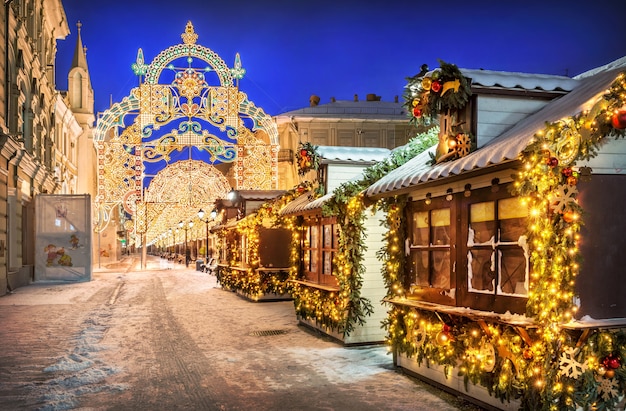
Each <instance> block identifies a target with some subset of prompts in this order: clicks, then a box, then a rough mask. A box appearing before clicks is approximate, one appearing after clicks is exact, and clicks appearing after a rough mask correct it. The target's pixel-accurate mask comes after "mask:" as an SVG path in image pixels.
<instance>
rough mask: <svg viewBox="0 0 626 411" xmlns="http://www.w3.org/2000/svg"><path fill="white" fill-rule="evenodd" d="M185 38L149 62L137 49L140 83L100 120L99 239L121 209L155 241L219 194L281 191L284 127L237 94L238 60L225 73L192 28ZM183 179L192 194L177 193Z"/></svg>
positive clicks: (97, 139)
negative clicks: (170, 182) (281, 131)
mask: <svg viewBox="0 0 626 411" xmlns="http://www.w3.org/2000/svg"><path fill="white" fill-rule="evenodd" d="M181 38H182V40H183V42H182V43H181V44H177V45H174V46H171V47H169V48H167V49H165V50H163V51H161V52H160V53H159V54H158V55H157V56H156V57H155V58H154V60H153V61H152V62H151V63H150V64H146V63H145V60H144V55H143V51H142V50H141V49H139V50H138V53H137V58H136V61H135V62H134V63H133V64H132V69H133V71H134V73H135V74H136V75H137V76H138V77H139V80H140V81H139V86H138V87H135V88H133V89H132V90H131V91H130V94H129V95H128V96H127V97H124V99H122V101H120V102H117V103H115V104H113V105H112V106H111V107H110V108H109V109H108V110H106V111H105V112H104V113H103V114H102V116H100V118H99V119H98V123H97V125H96V129H95V131H94V144H95V146H96V150H97V153H98V164H97V170H98V171H97V179H98V181H97V195H96V196H95V207H96V208H95V209H96V215H95V218H94V221H96V228H95V229H96V232H99V231H102V230H104V229H105V228H106V226H107V225H108V224H109V221H110V219H111V215H112V213H113V212H114V211H115V209H116V208H117V210H119V211H120V212H122V213H123V214H124V217H125V219H127V220H129V221H132V224H131V223H128V221H127V223H126V226H127V228H129V231H133V232H134V233H135V234H145V235H146V237H145V239H144V241H146V243H148V244H149V243H151V242H152V241H154V240H155V239H156V238H157V237H156V236H158V235H159V233H160V232H162V231H165V230H168V229H169V228H171V227H172V226H173V225H175V223H176V222H178V221H179V220H180V219H181V218H183V219H185V218H187V219H193V216H194V215H195V213H196V212H197V211H198V209H199V208H203V209H211V208H212V205H213V203H214V202H215V199H216V198H220V197H216V195H224V194H225V193H227V192H228V191H229V190H230V189H236V190H241V189H246V190H254V189H258V190H272V189H276V188H277V186H278V180H277V176H278V150H279V145H278V130H277V128H276V124H275V123H274V121H273V120H272V118H271V117H270V116H269V115H267V114H266V113H265V112H264V111H263V110H262V109H261V108H259V107H257V106H255V105H254V103H253V102H251V101H250V100H249V99H248V97H247V95H246V94H245V93H243V92H241V91H240V90H239V80H241V79H242V78H243V76H244V74H245V69H244V68H243V67H242V65H241V59H240V56H239V54H238V53H237V54H236V56H235V62H234V66H233V67H232V68H229V67H228V66H227V65H226V63H225V62H224V61H223V60H222V59H221V58H220V57H219V56H218V55H217V54H216V53H215V52H213V51H212V50H211V49H209V48H207V47H204V46H202V45H199V44H197V43H196V41H197V39H198V35H197V34H196V33H195V31H194V27H193V25H192V24H191V22H188V23H187V25H186V27H185V31H184V33H183V34H182V35H181ZM163 176H170V177H168V178H174V177H172V176H176V177H175V178H177V179H178V180H177V181H178V182H179V184H174V185H168V184H166V183H164V181H165V180H164V178H165V177H163ZM183 177H186V178H183ZM181 181H192V182H193V183H192V184H194V187H187V189H181V187H182V186H181V184H180V182H181ZM168 190H171V192H169V194H168V193H166V191H168ZM157 192H158V193H159V195H156V194H155V193H157ZM190 193H193V196H190V195H189V194H190ZM181 213H182V214H181Z"/></svg>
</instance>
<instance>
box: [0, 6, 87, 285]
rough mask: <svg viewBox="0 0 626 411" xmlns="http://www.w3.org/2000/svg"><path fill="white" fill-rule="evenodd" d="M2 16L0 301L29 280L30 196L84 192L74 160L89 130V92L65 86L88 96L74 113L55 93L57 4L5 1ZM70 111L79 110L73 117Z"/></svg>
mask: <svg viewBox="0 0 626 411" xmlns="http://www.w3.org/2000/svg"><path fill="white" fill-rule="evenodd" d="M1 15H2V18H1V20H2V23H3V29H2V34H1V41H0V48H1V49H2V56H3V59H2V63H0V78H1V79H2V81H1V82H0V132H1V133H0V134H1V135H0V163H1V164H0V295H1V294H4V293H5V292H6V291H7V290H9V291H10V290H11V289H13V288H16V287H19V286H22V285H25V284H28V283H29V282H30V281H31V279H32V278H33V263H34V256H35V253H36V251H37V250H33V247H32V244H34V227H35V224H34V220H35V209H34V201H33V200H34V197H35V196H36V195H37V194H43V193H50V194H53V193H54V194H57V193H58V194H60V193H68V194H70V193H75V194H76V193H79V191H80V190H82V192H83V193H87V192H89V191H88V190H89V189H88V187H89V183H81V181H79V179H78V174H79V172H78V168H79V167H78V158H79V157H81V156H83V155H85V156H87V155H89V153H90V151H89V149H86V148H85V146H84V145H83V140H85V139H86V138H88V135H89V130H90V128H91V124H90V122H91V123H93V92H92V91H91V89H90V87H89V88H87V90H86V91H84V92H83V90H84V84H83V83H81V84H78V83H74V84H72V83H70V85H69V88H70V90H69V91H70V93H71V92H72V91H74V92H75V93H80V94H81V95H83V94H87V95H89V94H90V95H91V101H90V100H89V99H88V98H87V99H84V100H82V104H81V105H80V106H76V107H75V105H76V102H75V101H72V99H69V98H67V93H61V92H59V91H58V90H57V87H56V82H55V75H56V73H55V67H56V53H57V41H58V40H62V39H65V38H66V37H67V36H68V35H69V33H70V30H69V26H68V23H67V18H66V16H65V11H64V9H63V5H62V2H61V1H60V0H44V1H32V0H31V1H19V2H18V1H6V2H5V4H4V8H3V9H2V11H1ZM77 43H80V34H79V36H78V39H77ZM80 48H81V50H80V51H81V53H82V59H84V57H85V56H84V51H83V50H82V44H81V46H80ZM78 60H80V58H75V62H76V61H78ZM74 66H77V64H76V63H75V64H74ZM78 70H80V69H76V68H73V72H76V71H78ZM84 70H86V65H85V66H84ZM86 78H87V79H88V78H89V77H88V73H87V76H86ZM87 84H89V83H87ZM77 89H79V90H80V91H76V90H77ZM75 108H80V109H83V110H84V111H83V112H80V115H79V116H76V115H74V111H73V110H74V109H75ZM77 112H79V111H77ZM89 112H90V114H89ZM81 150H82V151H84V152H81ZM82 174H83V173H82V170H81V175H82ZM85 178H86V179H89V174H88V173H87V174H85Z"/></svg>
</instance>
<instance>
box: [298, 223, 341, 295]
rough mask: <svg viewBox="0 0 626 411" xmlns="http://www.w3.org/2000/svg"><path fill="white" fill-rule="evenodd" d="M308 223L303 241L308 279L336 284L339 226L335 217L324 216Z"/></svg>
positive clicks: (320, 282) (305, 269)
mask: <svg viewBox="0 0 626 411" xmlns="http://www.w3.org/2000/svg"><path fill="white" fill-rule="evenodd" d="M315 223H316V224H313V225H308V226H307V229H306V236H305V239H304V243H303V251H304V271H305V277H306V279H307V280H308V281H311V282H314V283H317V284H331V285H334V284H336V279H335V277H334V276H333V270H334V259H335V253H336V252H337V245H338V227H337V224H336V222H335V221H334V219H329V218H324V219H321V220H318V221H315Z"/></svg>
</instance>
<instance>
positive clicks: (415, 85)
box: [404, 60, 476, 164]
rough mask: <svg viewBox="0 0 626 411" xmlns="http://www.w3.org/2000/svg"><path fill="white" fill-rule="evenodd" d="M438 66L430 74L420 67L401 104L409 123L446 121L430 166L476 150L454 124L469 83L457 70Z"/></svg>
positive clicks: (468, 92)
mask: <svg viewBox="0 0 626 411" xmlns="http://www.w3.org/2000/svg"><path fill="white" fill-rule="evenodd" d="M439 63H440V65H441V67H439V68H437V69H435V70H432V71H428V66H426V65H423V66H422V71H421V72H420V73H419V74H417V75H416V76H414V77H410V78H408V84H407V86H406V94H405V104H404V105H405V107H407V109H408V110H409V112H410V113H411V114H412V117H411V122H414V123H417V124H430V123H432V122H433V121H435V120H437V119H439V117H440V116H447V117H448V121H446V122H445V128H443V129H442V130H441V131H440V134H439V145H438V146H437V150H436V152H435V154H434V156H433V158H432V164H436V163H441V162H444V161H449V160H454V159H456V158H460V157H465V156H466V155H468V154H469V153H470V152H471V151H472V150H474V149H475V146H476V142H475V138H474V136H472V134H470V133H469V132H468V131H467V130H464V129H463V127H462V126H463V125H462V124H460V123H458V122H457V119H458V114H459V112H461V111H462V110H463V109H464V108H465V106H466V105H467V103H468V102H469V98H470V96H471V94H472V91H471V88H470V85H469V81H468V79H466V78H465V77H464V76H463V73H461V71H460V70H459V69H458V67H457V66H455V65H453V64H449V63H446V62H444V61H441V60H440V61H439Z"/></svg>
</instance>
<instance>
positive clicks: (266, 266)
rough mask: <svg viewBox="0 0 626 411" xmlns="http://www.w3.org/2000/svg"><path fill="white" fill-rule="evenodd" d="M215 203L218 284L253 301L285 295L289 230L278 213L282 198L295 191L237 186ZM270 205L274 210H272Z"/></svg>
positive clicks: (285, 199)
mask: <svg viewBox="0 0 626 411" xmlns="http://www.w3.org/2000/svg"><path fill="white" fill-rule="evenodd" d="M235 194H236V195H235V196H233V197H232V198H230V199H225V200H222V201H219V202H218V209H220V211H222V213H221V215H222V216H223V221H222V224H220V225H218V226H216V227H215V228H213V229H212V231H213V232H214V233H216V234H217V235H218V238H219V241H218V249H219V252H218V255H219V262H218V265H217V273H216V275H217V278H218V282H219V283H220V285H221V286H222V287H223V288H224V289H227V290H231V291H233V292H236V293H238V294H240V295H242V296H244V297H246V298H248V299H250V300H252V301H275V300H289V299H291V295H290V294H289V292H288V290H287V283H286V282H287V279H288V276H289V270H290V266H291V260H290V248H289V244H291V230H290V229H289V228H288V227H286V226H285V225H284V224H283V221H281V219H279V218H277V210H278V209H279V208H280V204H282V203H281V201H290V200H291V199H293V198H294V196H295V195H297V194H299V193H298V191H297V190H292V191H289V192H285V191H260V190H259V191H257V190H241V191H238V192H236V193H235ZM272 208H273V209H272Z"/></svg>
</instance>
